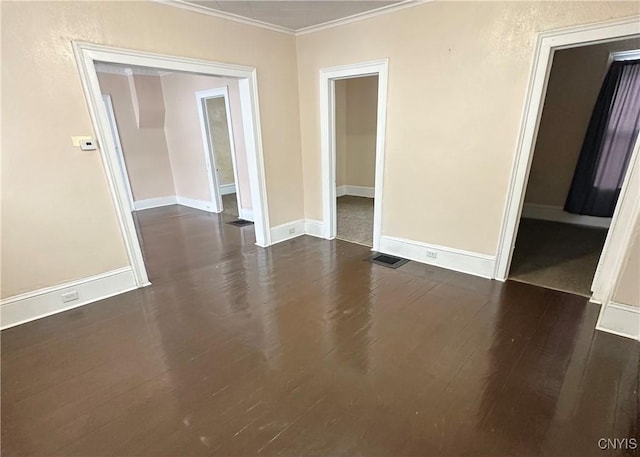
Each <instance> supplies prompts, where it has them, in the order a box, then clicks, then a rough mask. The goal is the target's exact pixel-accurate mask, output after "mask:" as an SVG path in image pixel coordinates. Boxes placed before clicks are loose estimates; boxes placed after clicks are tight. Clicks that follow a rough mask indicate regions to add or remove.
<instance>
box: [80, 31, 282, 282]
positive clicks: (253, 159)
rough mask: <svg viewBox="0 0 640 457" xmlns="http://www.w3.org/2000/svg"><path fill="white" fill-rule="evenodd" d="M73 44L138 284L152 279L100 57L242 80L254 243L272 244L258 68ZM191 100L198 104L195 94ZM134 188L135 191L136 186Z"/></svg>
mask: <svg viewBox="0 0 640 457" xmlns="http://www.w3.org/2000/svg"><path fill="white" fill-rule="evenodd" d="M73 49H74V55H75V58H76V63H77V66H78V70H79V73H80V78H81V81H82V85H83V89H84V92H85V97H86V99H87V103H88V106H89V113H90V115H91V118H92V121H93V124H94V128H95V133H96V137H97V141H98V144H100V145H101V147H100V148H99V149H100V154H101V158H102V161H103V164H104V168H105V173H106V174H107V178H108V179H107V181H108V184H109V188H110V193H111V197H112V200H113V202H114V206H115V209H116V213H117V215H118V222H119V225H120V230H121V232H122V234H123V240H124V243H125V248H126V250H127V253H128V256H129V259H130V264H131V269H132V271H133V273H134V276H135V279H136V285H137V286H138V287H143V286H146V285H149V284H150V282H149V278H148V273H147V269H146V266H145V261H144V257H143V254H142V248H141V245H140V241H139V240H138V237H137V232H136V227H135V223H134V219H133V215H132V210H133V209H134V208H132V206H131V204H130V202H129V200H128V197H127V191H126V184H125V182H124V181H125V180H124V176H123V175H122V173H121V172H120V167H119V165H118V155H117V152H116V147H115V144H114V143H115V142H114V138H113V136H112V134H111V131H110V126H109V120H108V114H107V110H106V108H105V105H104V102H103V99H102V92H101V90H100V84H99V81H98V76H97V72H96V64H97V63H98V62H105V63H107V64H120V65H133V66H139V67H147V68H155V69H159V70H160V71H169V72H186V73H191V74H199V75H209V76H214V77H227V78H235V79H236V80H237V81H238V92H239V98H240V102H239V105H240V109H241V112H242V123H243V127H244V128H243V132H244V141H245V147H246V151H247V167H248V170H249V172H248V175H249V185H250V187H251V199H252V212H253V219H254V222H255V244H257V245H258V246H261V247H266V246H269V245H271V233H270V229H269V227H270V223H269V213H268V206H267V198H266V183H265V171H264V159H263V152H262V143H261V131H260V119H259V109H258V89H257V76H256V70H255V68H252V67H245V66H240V65H233V64H221V63H216V62H210V61H205V60H197V59H190V58H184V57H179V56H168V55H160V54H153V53H147V52H142V51H135V50H129V49H120V48H111V47H107V46H101V45H94V44H90V43H81V42H73ZM190 103H191V104H193V98H191V101H190ZM196 123H197V121H196ZM129 171H131V170H129ZM132 190H133V194H134V196H135V189H132Z"/></svg>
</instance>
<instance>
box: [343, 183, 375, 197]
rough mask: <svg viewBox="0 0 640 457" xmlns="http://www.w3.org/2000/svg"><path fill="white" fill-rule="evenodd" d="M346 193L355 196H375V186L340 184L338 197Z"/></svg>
mask: <svg viewBox="0 0 640 457" xmlns="http://www.w3.org/2000/svg"><path fill="white" fill-rule="evenodd" d="M345 195H351V196H353V197H366V198H374V197H375V189H374V188H373V187H363V186H348V185H344V186H338V187H337V188H336V197H343V196H345Z"/></svg>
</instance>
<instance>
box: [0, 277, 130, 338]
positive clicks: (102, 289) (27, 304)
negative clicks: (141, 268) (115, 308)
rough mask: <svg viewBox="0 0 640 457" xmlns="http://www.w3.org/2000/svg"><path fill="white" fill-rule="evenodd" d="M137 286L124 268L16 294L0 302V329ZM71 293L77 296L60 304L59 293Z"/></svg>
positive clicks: (60, 296)
mask: <svg viewBox="0 0 640 457" xmlns="http://www.w3.org/2000/svg"><path fill="white" fill-rule="evenodd" d="M136 288H137V284H136V278H135V276H134V274H133V270H132V269H131V267H124V268H119V269H117V270H113V271H108V272H106V273H101V274H98V275H95V276H89V277H87V278H83V279H78V280H76V281H70V282H66V283H63V284H59V285H57V286H53V287H45V288H43V289H39V290H36V291H33V292H28V293H25V294H20V295H15V296H13V297H9V298H5V299H3V300H2V301H0V328H2V329H6V328H9V327H13V326H16V325H20V324H23V323H25V322H29V321H32V320H35V319H40V318H42V317H46V316H50V315H52V314H56V313H60V312H62V311H66V310H68V309H72V308H77V307H79V306H84V305H88V304H89V303H93V302H96V301H98V300H102V299H105V298H108V297H111V296H114V295H118V294H121V293H124V292H127V291H130V290H133V289H136ZM70 292H76V293H77V294H78V298H77V299H75V300H73V301H70V302H67V303H63V301H62V294H67V293H70Z"/></svg>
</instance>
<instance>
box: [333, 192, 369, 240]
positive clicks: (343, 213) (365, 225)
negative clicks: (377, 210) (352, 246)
mask: <svg viewBox="0 0 640 457" xmlns="http://www.w3.org/2000/svg"><path fill="white" fill-rule="evenodd" d="M337 222H338V223H337V229H338V230H337V238H338V239H339V240H344V241H350V242H352V243H358V244H363V245H365V246H373V198H364V197H352V196H349V195H345V196H343V197H338V221H337Z"/></svg>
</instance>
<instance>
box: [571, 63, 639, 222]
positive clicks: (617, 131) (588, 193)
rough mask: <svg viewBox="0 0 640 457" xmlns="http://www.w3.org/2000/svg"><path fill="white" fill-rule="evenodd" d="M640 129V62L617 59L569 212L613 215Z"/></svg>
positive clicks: (591, 124) (582, 157)
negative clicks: (618, 60)
mask: <svg viewBox="0 0 640 457" xmlns="http://www.w3.org/2000/svg"><path fill="white" fill-rule="evenodd" d="M639 130H640V60H627V61H620V62H612V64H611V67H610V68H609V71H608V73H607V75H606V77H605V80H604V83H603V85H602V88H601V89H600V93H599V94H598V100H597V101H596V106H595V108H594V110H593V114H592V115H591V121H590V122H589V128H588V129H587V134H586V135H585V138H584V143H583V144H582V149H581V151H580V157H579V158H578V165H577V166H576V170H575V172H574V175H573V181H572V183H571V188H570V190H569V196H568V197H567V202H566V203H565V207H564V209H565V211H568V212H570V213H575V214H584V215H588V216H600V217H611V216H613V210H614V209H615V206H616V202H617V200H618V195H619V194H620V188H621V187H622V181H623V180H624V175H625V172H626V171H627V166H628V165H629V159H630V158H631V153H632V152H633V146H634V143H635V140H636V137H637V136H638V131H639Z"/></svg>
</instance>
